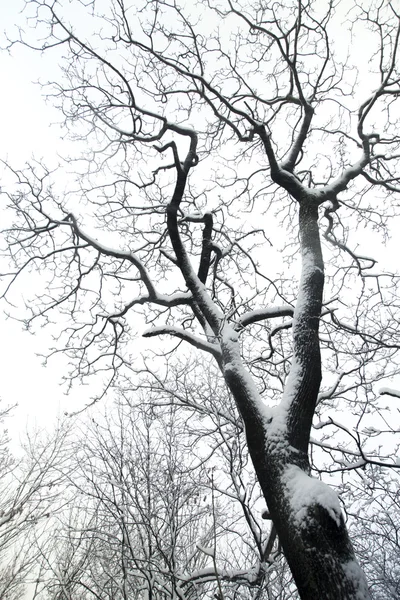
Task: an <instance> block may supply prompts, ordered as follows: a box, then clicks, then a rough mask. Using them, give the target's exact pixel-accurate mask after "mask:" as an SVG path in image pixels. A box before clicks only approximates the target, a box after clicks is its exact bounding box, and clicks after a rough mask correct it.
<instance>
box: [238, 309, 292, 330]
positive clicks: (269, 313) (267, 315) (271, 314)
mask: <svg viewBox="0 0 400 600" xmlns="http://www.w3.org/2000/svg"><path fill="white" fill-rule="evenodd" d="M293 312H294V309H293V307H292V306H289V304H285V305H283V306H276V307H274V308H259V309H257V310H251V311H249V312H247V313H246V314H245V315H243V316H242V317H240V319H238V321H237V325H236V329H237V330H239V329H243V328H244V327H246V326H247V325H251V324H252V323H258V322H259V321H264V320H265V319H274V318H276V317H292V316H293Z"/></svg>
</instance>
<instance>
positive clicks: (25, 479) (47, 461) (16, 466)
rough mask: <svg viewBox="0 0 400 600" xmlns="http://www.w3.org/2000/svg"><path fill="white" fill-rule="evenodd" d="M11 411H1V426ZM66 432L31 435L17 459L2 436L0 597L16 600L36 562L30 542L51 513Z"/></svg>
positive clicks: (34, 543) (33, 541)
mask: <svg viewBox="0 0 400 600" xmlns="http://www.w3.org/2000/svg"><path fill="white" fill-rule="evenodd" d="M10 410H11V408H6V409H2V410H1V412H0V423H1V424H3V422H4V419H5V418H6V417H7V416H9V413H10ZM65 437H66V431H65V430H64V431H63V429H62V428H60V429H57V430H56V431H55V433H54V436H46V437H45V436H44V435H42V436H38V435H34V434H30V435H29V436H27V437H26V440H25V442H24V444H23V447H22V452H21V449H20V456H19V457H18V458H16V457H15V456H13V454H12V453H11V451H10V442H9V439H8V435H7V431H6V430H5V431H4V432H3V433H2V437H1V440H0V477H1V487H0V597H1V598H4V599H7V600H13V599H14V598H15V599H17V598H21V597H22V595H23V590H24V589H25V587H26V585H27V584H28V583H29V581H30V578H31V577H33V576H34V573H35V568H36V566H37V561H38V552H37V546H36V542H35V538H36V537H37V536H38V535H39V532H40V529H41V527H42V525H43V524H44V523H45V522H46V521H47V520H48V519H49V517H50V514H52V513H53V512H54V511H55V510H56V506H57V502H56V500H57V489H58V485H59V484H60V472H59V469H60V467H61V464H62V462H63V449H64V443H65Z"/></svg>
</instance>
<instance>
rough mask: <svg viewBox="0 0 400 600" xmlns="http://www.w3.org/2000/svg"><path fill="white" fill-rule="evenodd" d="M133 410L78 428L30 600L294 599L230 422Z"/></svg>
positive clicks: (189, 412)
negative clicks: (36, 590) (59, 508)
mask: <svg viewBox="0 0 400 600" xmlns="http://www.w3.org/2000/svg"><path fill="white" fill-rule="evenodd" d="M132 401H133V398H131V399H130V400H129V401H127V400H126V399H124V398H123V397H122V398H120V401H119V403H118V406H115V407H114V410H113V411H112V413H111V414H109V415H106V416H104V417H102V416H101V415H97V416H96V418H93V419H91V420H90V421H89V424H88V425H87V424H86V425H85V424H82V425H81V428H80V429H81V434H82V435H81V436H79V437H78V438H77V439H76V445H75V449H74V452H73V453H72V458H71V463H72V464H69V468H70V470H71V472H72V473H73V477H72V478H71V481H70V485H69V486H68V488H67V490H66V495H67V496H68V497H69V498H70V502H69V503H68V504H67V505H66V508H65V510H64V512H63V513H58V514H57V515H56V520H55V521H54V525H53V526H52V527H50V528H49V530H48V535H47V536H44V537H43V538H42V542H41V544H40V554H41V556H42V560H41V561H40V564H41V568H40V572H41V580H42V583H43V585H42V590H41V594H40V595H39V596H38V598H44V597H45V598H62V597H64V596H63V593H64V594H65V593H67V594H69V596H68V597H70V596H71V597H75V596H76V597H79V598H93V597H95V598H102V600H106V599H108V598H109V599H110V600H111V599H112V600H118V599H119V598H121V599H126V598H129V599H132V600H134V599H138V600H139V599H142V598H154V599H156V598H157V599H165V600H172V599H173V598H180V599H181V600H195V599H199V600H200V599H202V600H205V599H206V598H210V599H213V598H215V596H217V597H218V596H219V595H222V597H223V598H230V597H234V598H236V599H237V600H239V599H243V600H251V599H258V600H263V599H264V600H269V599H270V598H274V599H276V598H280V597H284V598H286V599H289V598H290V597H294V596H293V594H294V593H295V587H294V586H293V584H292V585H290V574H289V572H288V570H287V569H286V571H285V567H284V565H283V564H282V561H279V560H278V557H279V548H278V546H277V543H276V535H275V533H274V532H273V531H272V532H271V534H272V535H271V534H270V532H269V525H268V521H263V519H262V512H264V510H263V507H264V509H265V505H264V504H263V502H262V501H260V500H261V494H260V489H259V486H258V485H257V482H256V481H255V478H254V474H253V473H251V471H250V470H249V468H248V456H247V452H246V447H245V445H244V442H245V440H244V438H243V436H242V435H241V434H240V425H239V424H237V425H236V424H235V422H234V418H235V416H234V413H233V411H229V412H230V413H231V415H230V420H229V419H228V414H226V415H225V417H223V416H221V415H218V414H216V413H215V412H214V411H213V410H209V413H208V415H205V416H204V418H203V420H202V421H200V420H199V419H198V415H196V413H195V412H194V410H193V408H191V407H182V405H179V404H176V402H173V401H172V399H170V402H169V403H168V402H166V403H165V405H164V406H160V405H159V406H158V407H154V402H153V401H152V399H151V398H150V397H149V394H148V393H147V394H146V395H143V394H142V396H141V398H140V400H139V402H138V401H137V400H136V402H135V410H134V411H133V410H132ZM227 408H228V407H227ZM231 408H233V407H231ZM188 421H189V422H190V425H189V427H184V426H183V422H188ZM205 434H207V435H206V436H205ZM188 448H190V453H188V451H187V450H188ZM284 581H285V583H286V587H285V585H284ZM265 582H268V584H267V585H265ZM290 590H291V592H290ZM281 594H284V595H283V596H281ZM291 594H292V595H291Z"/></svg>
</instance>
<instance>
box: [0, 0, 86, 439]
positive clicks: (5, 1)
mask: <svg viewBox="0 0 400 600" xmlns="http://www.w3.org/2000/svg"><path fill="white" fill-rule="evenodd" d="M23 4H24V3H23V1H22V0H0V23H1V30H0V34H1V37H0V40H1V41H0V45H1V46H3V45H4V43H5V42H4V37H3V35H2V34H3V32H4V31H5V30H7V31H10V30H11V29H12V28H13V25H14V24H15V23H16V22H17V20H19V21H20V20H21V18H20V17H18V13H19V11H20V10H21V9H22V7H23ZM49 68H50V62H49V61H48V60H47V58H46V57H45V56H42V55H40V54H39V53H35V52H34V51H32V50H27V49H25V48H22V47H17V48H15V49H14V50H13V51H12V56H10V55H8V54H7V53H5V52H2V53H1V54H0V81H1V82H2V93H1V94H0V158H1V159H3V160H4V159H7V160H8V161H9V162H10V164H12V165H13V166H15V168H20V167H23V166H24V164H25V163H26V162H27V161H29V160H31V158H32V157H33V156H35V157H36V158H41V157H44V156H45V157H46V161H47V162H49V161H50V162H52V161H54V163H55V162H57V153H58V152H60V153H62V151H63V148H62V147H63V145H62V142H61V140H60V135H59V127H58V126H51V123H55V122H56V121H57V120H58V119H59V115H58V113H57V111H56V110H55V109H53V108H52V107H51V104H46V103H45V101H44V99H43V97H42V92H41V88H40V86H39V85H35V84H34V83H33V82H34V81H37V80H38V79H41V80H44V79H45V78H46V75H47V72H48V69H49ZM0 177H1V178H0V185H1V182H2V181H3V183H4V177H5V173H4V169H3V168H1V167H0ZM0 270H2V269H0ZM3 309H4V306H3V307H2V310H1V311H0V335H1V340H2V343H1V344H0V364H1V376H0V398H1V399H2V400H3V402H4V404H7V405H8V404H15V403H18V409H17V410H15V411H14V419H13V420H11V419H9V420H8V422H7V426H8V428H9V430H10V433H11V434H13V435H14V436H15V437H17V434H18V432H19V431H23V430H24V429H25V426H26V425H27V424H29V426H33V425H37V426H38V427H42V426H46V425H48V424H49V423H50V422H51V421H52V420H53V419H54V418H55V417H56V416H57V415H58V414H62V413H64V412H65V411H68V412H71V411H73V410H76V409H77V408H78V407H79V406H83V403H84V402H87V400H88V396H89V393H88V392H87V390H86V389H83V390H82V388H81V389H80V390H76V392H75V393H73V394H72V396H71V397H66V396H65V394H64V389H63V388H61V387H60V381H61V378H62V374H63V365H62V361H53V362H52V363H51V366H50V367H47V368H44V367H43V366H42V359H41V358H40V357H39V356H37V354H36V353H44V352H45V351H46V347H47V346H48V344H49V342H50V340H49V338H47V337H46V334H45V333H44V334H43V335H42V334H41V335H40V336H32V335H31V334H29V333H27V332H25V331H23V327H22V325H21V324H20V323H18V322H15V321H13V320H11V319H5V317H4V315H3V312H2V311H3ZM39 337H40V339H39ZM79 398H80V399H81V400H80V401H79ZM82 399H83V403H82Z"/></svg>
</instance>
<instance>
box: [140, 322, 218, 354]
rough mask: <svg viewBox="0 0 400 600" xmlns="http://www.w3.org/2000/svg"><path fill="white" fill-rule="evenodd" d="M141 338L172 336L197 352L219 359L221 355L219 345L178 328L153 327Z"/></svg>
mask: <svg viewBox="0 0 400 600" xmlns="http://www.w3.org/2000/svg"><path fill="white" fill-rule="evenodd" d="M142 335H143V337H146V338H149V337H155V336H158V335H172V336H174V337H177V338H179V339H181V340H184V341H185V342H188V343H189V344H191V345H192V346H194V347H195V348H197V349H198V350H202V351H203V352H209V353H210V354H212V355H213V356H215V357H216V358H218V359H220V358H221V356H222V354H221V350H220V347H219V345H217V344H212V343H210V342H207V341H206V340H202V339H201V338H199V337H197V336H196V335H193V334H192V333H189V332H188V331H185V330H184V329H179V328H178V327H170V326H167V325H165V326H160V327H153V328H152V329H147V330H146V331H145V332H144V333H143V334H142Z"/></svg>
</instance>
